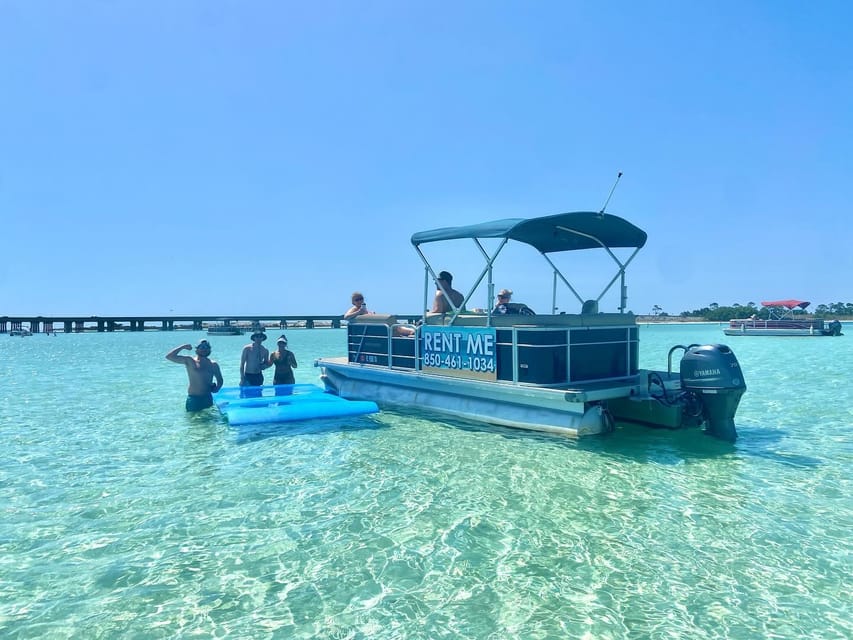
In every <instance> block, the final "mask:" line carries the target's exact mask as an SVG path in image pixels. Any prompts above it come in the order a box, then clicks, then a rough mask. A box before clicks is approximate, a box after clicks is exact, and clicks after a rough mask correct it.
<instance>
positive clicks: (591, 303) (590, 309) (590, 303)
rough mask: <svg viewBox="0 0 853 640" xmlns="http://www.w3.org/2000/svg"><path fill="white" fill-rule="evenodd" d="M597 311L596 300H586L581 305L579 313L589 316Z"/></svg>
mask: <svg viewBox="0 0 853 640" xmlns="http://www.w3.org/2000/svg"><path fill="white" fill-rule="evenodd" d="M596 313H598V300H586V301H585V302H584V303H583V304H582V305H581V314H582V315H585V316H591V315H595V314H596Z"/></svg>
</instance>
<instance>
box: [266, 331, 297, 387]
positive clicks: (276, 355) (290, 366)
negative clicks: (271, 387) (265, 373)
mask: <svg viewBox="0 0 853 640" xmlns="http://www.w3.org/2000/svg"><path fill="white" fill-rule="evenodd" d="M276 346H277V347H278V349H277V350H276V351H273V352H272V353H271V354H270V364H271V365H272V366H274V367H275V375H274V376H273V381H272V383H273V384H296V379H295V378H294V376H293V370H294V369H296V367H297V364H296V356H295V355H293V352H292V351H288V349H287V336H285V335H284V334H282V335H281V337H280V338H279V339H278V340H277V341H276Z"/></svg>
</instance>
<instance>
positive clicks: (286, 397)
mask: <svg viewBox="0 0 853 640" xmlns="http://www.w3.org/2000/svg"><path fill="white" fill-rule="evenodd" d="M213 402H214V403H215V404H216V406H217V407H218V408H219V410H220V411H221V412H222V413H223V414H225V415H226V416H227V417H228V422H229V423H230V424H231V425H233V426H239V425H243V424H267V423H275V422H295V421H297V420H312V419H314V418H341V417H346V416H360V415H365V414H368V413H376V412H378V411H379V407H377V406H376V403H375V402H368V401H363V400H344V399H343V398H340V397H338V396H336V395H334V394H331V393H326V392H325V391H324V390H323V389H321V388H320V387H318V386H316V385H313V384H277V385H264V386H262V387H223V388H222V389H220V390H219V391H217V392H216V393H214V394H213Z"/></svg>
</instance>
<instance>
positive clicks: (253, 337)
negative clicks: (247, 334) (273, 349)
mask: <svg viewBox="0 0 853 640" xmlns="http://www.w3.org/2000/svg"><path fill="white" fill-rule="evenodd" d="M258 336H260V337H261V342H263V341H264V340H266V339H267V334H265V333H264V332H263V331H255V333H253V334H252V340H254V339H255V338H257V337H258Z"/></svg>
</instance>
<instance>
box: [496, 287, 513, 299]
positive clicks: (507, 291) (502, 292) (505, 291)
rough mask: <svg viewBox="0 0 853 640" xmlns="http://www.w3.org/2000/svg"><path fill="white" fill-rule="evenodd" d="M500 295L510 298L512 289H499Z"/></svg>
mask: <svg viewBox="0 0 853 640" xmlns="http://www.w3.org/2000/svg"><path fill="white" fill-rule="evenodd" d="M498 295H499V296H506V297H508V298H509V297H510V296H512V289H501V290H500V291H498Z"/></svg>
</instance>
